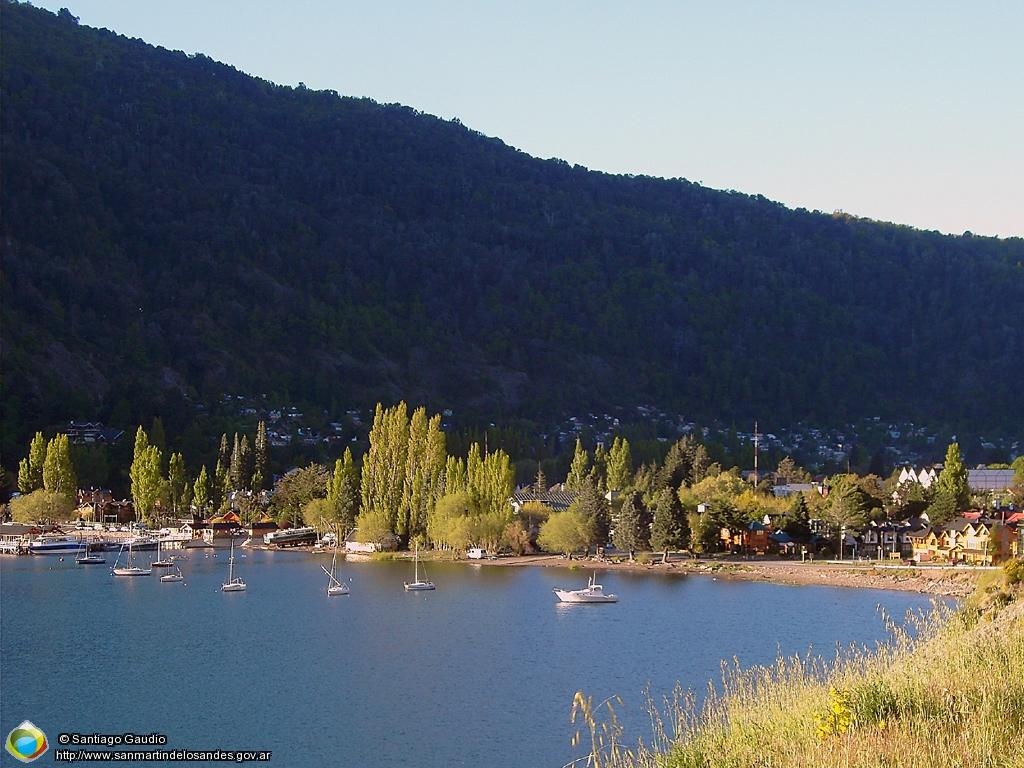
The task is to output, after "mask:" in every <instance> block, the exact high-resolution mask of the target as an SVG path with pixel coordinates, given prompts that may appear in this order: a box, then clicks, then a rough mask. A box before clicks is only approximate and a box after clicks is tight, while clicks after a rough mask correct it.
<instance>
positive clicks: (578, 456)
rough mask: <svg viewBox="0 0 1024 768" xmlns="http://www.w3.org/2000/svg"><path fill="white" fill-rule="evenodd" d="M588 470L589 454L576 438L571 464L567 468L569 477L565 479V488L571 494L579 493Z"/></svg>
mask: <svg viewBox="0 0 1024 768" xmlns="http://www.w3.org/2000/svg"><path fill="white" fill-rule="evenodd" d="M589 468H590V454H588V453H587V452H586V451H585V450H584V448H583V442H582V441H581V440H580V439H579V438H578V437H577V438H576V450H575V452H574V453H573V455H572V464H571V465H570V466H569V475H568V477H566V478H565V487H566V488H567V489H568V490H570V491H572V492H573V493H579V490H580V488H582V487H583V483H584V481H585V480H586V479H587V474H588V472H589Z"/></svg>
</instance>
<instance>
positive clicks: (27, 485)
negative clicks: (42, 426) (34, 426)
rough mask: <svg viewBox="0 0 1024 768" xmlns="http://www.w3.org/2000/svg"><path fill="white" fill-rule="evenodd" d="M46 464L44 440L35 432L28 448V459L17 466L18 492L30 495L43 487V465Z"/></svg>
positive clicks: (41, 434) (40, 434) (39, 433)
mask: <svg viewBox="0 0 1024 768" xmlns="http://www.w3.org/2000/svg"><path fill="white" fill-rule="evenodd" d="M44 463H46V438H44V437H43V433H42V432H36V434H35V437H33V438H32V442H31V443H29V446H28V457H27V458H26V459H24V460H23V461H22V463H21V464H20V465H19V466H18V490H19V491H21V492H22V493H32V491H35V490H37V489H39V488H42V487H43V464H44Z"/></svg>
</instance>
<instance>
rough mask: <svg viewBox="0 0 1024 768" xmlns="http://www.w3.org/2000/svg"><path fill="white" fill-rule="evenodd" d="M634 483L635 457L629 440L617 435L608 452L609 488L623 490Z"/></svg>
mask: <svg viewBox="0 0 1024 768" xmlns="http://www.w3.org/2000/svg"><path fill="white" fill-rule="evenodd" d="M632 484H633V457H632V454H631V452H630V449H629V441H628V440H626V439H625V438H618V437H616V438H615V440H614V441H613V442H612V449H611V451H609V453H608V490H610V491H621V490H622V489H623V488H628V487H629V486H630V485H632Z"/></svg>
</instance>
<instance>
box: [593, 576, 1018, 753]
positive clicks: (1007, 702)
mask: <svg viewBox="0 0 1024 768" xmlns="http://www.w3.org/2000/svg"><path fill="white" fill-rule="evenodd" d="M1022 576H1024V567H1021V566H1019V565H1016V564H1011V565H1009V566H1008V567H1007V568H1005V569H1004V570H1003V571H1000V572H993V573H992V574H991V576H990V577H989V578H987V579H986V580H985V581H984V582H982V583H981V584H979V586H978V589H977V590H976V591H975V593H974V594H973V595H972V596H971V597H970V598H969V599H968V600H967V601H965V603H964V605H963V607H962V608H960V609H959V610H957V611H951V610H948V609H942V608H938V607H936V608H935V609H933V610H932V612H930V613H929V614H927V615H922V616H918V617H917V618H916V619H915V620H914V624H913V626H912V629H914V630H915V631H914V632H910V631H908V630H906V629H901V628H897V627H895V626H893V627H892V633H893V637H892V639H891V641H889V642H887V643H885V644H881V645H879V646H878V647H876V648H874V649H861V650H855V649H854V650H850V651H849V652H847V653H845V654H842V655H841V656H840V657H838V658H836V659H834V660H832V661H828V662H826V661H822V660H817V659H813V658H809V657H808V658H801V657H794V658H788V659H779V660H778V661H777V662H776V663H775V664H774V665H772V666H768V667H753V668H750V669H741V668H739V667H738V666H737V665H735V664H733V665H727V666H725V667H724V668H723V681H722V686H721V687H720V689H716V686H713V685H712V686H709V688H708V691H707V695H706V697H705V699H704V703H703V704H702V705H698V704H697V697H696V696H695V695H694V694H693V693H692V692H689V691H682V690H677V691H676V693H675V695H674V696H673V697H671V699H669V700H667V701H663V702H661V704H660V705H658V706H652V707H651V710H652V716H653V721H654V723H655V734H654V738H653V743H650V744H645V745H640V746H639V747H637V748H633V749H628V750H627V749H625V748H624V747H623V745H622V738H623V736H622V732H621V729H620V728H619V726H618V723H617V721H616V720H615V716H614V702H604V703H603V704H601V705H598V706H596V707H595V706H593V704H592V703H591V702H589V700H587V699H586V697H584V696H582V694H578V695H577V699H576V701H575V702H574V709H573V712H574V722H576V720H577V719H578V720H579V722H580V723H581V724H582V725H583V726H584V727H582V728H581V730H580V732H579V733H580V734H581V736H582V737H584V738H585V737H588V736H589V740H590V747H591V749H590V754H589V756H588V758H586V763H587V765H590V766H595V767H596V768H601V767H604V768H633V767H634V766H652V767H653V766H657V767H658V768H751V767H755V768H789V767H793V768H796V766H800V768H806V767H808V766H811V767H814V766H837V767H841V768H880V767H886V768H888V767H891V768H897V766H898V767H899V768H1010V767H1011V766H1015V767H1017V768H1020V766H1024V751H1022V750H1024V597H1022V592H1024V585H1022V584H1021V583H1020V580H1021V577H1022Z"/></svg>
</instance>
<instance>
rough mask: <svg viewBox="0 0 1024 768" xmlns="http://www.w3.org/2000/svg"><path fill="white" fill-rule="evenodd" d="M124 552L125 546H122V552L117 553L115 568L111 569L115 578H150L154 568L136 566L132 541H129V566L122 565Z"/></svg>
mask: <svg viewBox="0 0 1024 768" xmlns="http://www.w3.org/2000/svg"><path fill="white" fill-rule="evenodd" d="M122 552H124V544H122V545H121V550H120V551H119V552H118V553H117V559H116V560H115V561H114V567H113V568H111V569H110V572H111V573H112V574H114V575H115V576H149V574H151V573H152V572H153V569H152V568H140V567H139V566H137V565H136V564H135V552H134V551H133V550H132V541H131V539H129V540H128V563H127V565H120V562H121V553H122Z"/></svg>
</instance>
